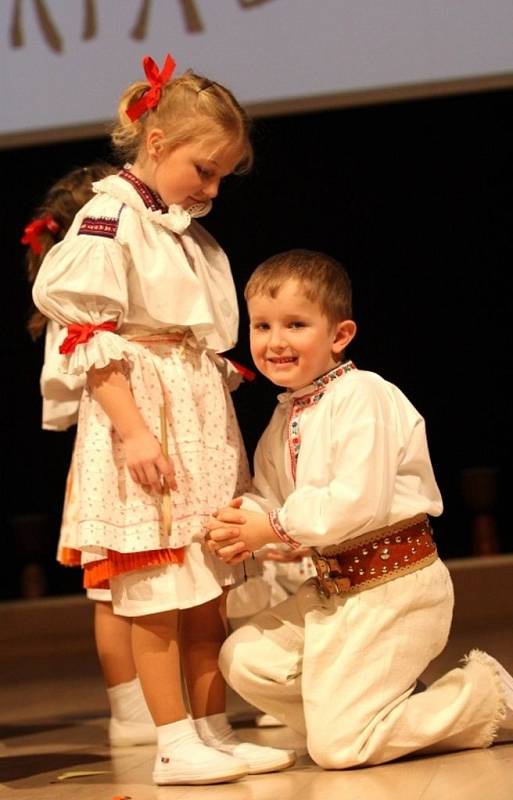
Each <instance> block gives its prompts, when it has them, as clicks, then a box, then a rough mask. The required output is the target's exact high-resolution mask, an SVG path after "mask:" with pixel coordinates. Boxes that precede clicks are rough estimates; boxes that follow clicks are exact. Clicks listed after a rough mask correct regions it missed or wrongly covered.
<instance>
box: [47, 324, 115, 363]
mask: <svg viewBox="0 0 513 800" xmlns="http://www.w3.org/2000/svg"><path fill="white" fill-rule="evenodd" d="M115 330H116V323H115V322H102V323H100V325H92V324H91V323H90V322H85V323H84V324H83V325H79V324H78V323H75V322H74V323H73V324H72V325H68V335H67V336H66V338H65V339H64V341H63V343H62V344H61V346H60V347H59V353H62V355H69V354H70V353H74V352H75V348H76V346H77V344H85V343H86V342H88V341H89V339H91V338H92V336H93V335H94V334H95V333H96V331H112V332H114V331H115Z"/></svg>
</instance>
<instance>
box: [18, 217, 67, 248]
mask: <svg viewBox="0 0 513 800" xmlns="http://www.w3.org/2000/svg"><path fill="white" fill-rule="evenodd" d="M58 230H59V225H58V224H57V223H56V221H55V220H54V218H53V217H51V216H50V215H48V216H47V217H41V218H40V219H34V220H32V222H29V223H28V225H25V228H24V230H23V236H22V237H21V240H20V241H21V243H22V244H28V246H29V247H30V249H31V250H32V252H33V253H35V254H36V255H37V256H38V255H39V254H40V253H41V251H42V249H43V245H42V243H41V241H40V239H39V237H40V236H41V234H42V233H43V231H50V233H57V231H58Z"/></svg>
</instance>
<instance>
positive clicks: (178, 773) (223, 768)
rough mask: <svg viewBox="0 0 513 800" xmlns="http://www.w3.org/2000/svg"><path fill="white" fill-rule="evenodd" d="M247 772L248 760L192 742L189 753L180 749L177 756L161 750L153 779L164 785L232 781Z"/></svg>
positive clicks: (156, 761)
mask: <svg viewBox="0 0 513 800" xmlns="http://www.w3.org/2000/svg"><path fill="white" fill-rule="evenodd" d="M247 774H248V768H247V766H246V764H245V763H244V761H240V760H239V759H237V758H233V757H232V756H230V755H226V754H225V753H220V752H219V751H218V750H214V748H212V747H207V746H206V745H205V744H202V743H201V742H198V744H194V745H193V746H190V745H189V746H188V748H187V752H179V753H177V754H175V755H174V756H173V755H171V754H167V753H162V752H159V753H157V757H156V759H155V767H154V770H153V781H154V783H156V784H158V785H160V786H172V785H175V784H187V785H189V784H191V785H199V784H208V783H228V782H230V781H236V780H238V779H239V778H244V776H245V775H247Z"/></svg>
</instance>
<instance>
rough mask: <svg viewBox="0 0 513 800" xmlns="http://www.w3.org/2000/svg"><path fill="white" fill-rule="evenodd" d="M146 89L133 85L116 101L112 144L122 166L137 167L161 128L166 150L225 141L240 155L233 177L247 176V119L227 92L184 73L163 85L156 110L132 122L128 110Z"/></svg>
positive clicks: (143, 83)
mask: <svg viewBox="0 0 513 800" xmlns="http://www.w3.org/2000/svg"><path fill="white" fill-rule="evenodd" d="M149 88H150V84H149V83H148V82H147V81H137V82H136V83H133V84H131V85H130V86H129V87H128V89H126V91H125V92H124V93H123V95H122V96H121V99H120V101H119V106H118V122H117V124H116V125H115V127H114V128H113V130H112V133H111V138H112V143H113V145H114V148H115V150H116V152H117V154H118V155H119V157H120V158H121V159H122V160H123V161H129V162H133V161H135V159H136V157H137V155H138V153H139V151H140V148H141V146H142V144H143V143H144V137H145V134H146V132H147V131H148V130H150V128H161V129H162V130H163V131H164V135H165V143H166V145H167V146H168V147H169V148H170V149H172V148H174V147H176V146H177V145H181V144H188V143H189V142H191V141H211V140H214V141H216V143H218V144H219V143H221V144H224V143H225V141H226V143H229V145H230V146H233V147H235V148H237V149H239V150H240V153H241V158H240V160H239V163H238V165H237V168H236V170H235V172H237V173H243V172H247V171H249V169H250V168H251V165H252V163H253V148H252V145H251V142H250V127H251V123H250V119H249V117H248V115H247V114H246V112H245V111H244V109H243V108H242V106H241V105H240V104H239V103H238V102H237V100H236V99H235V97H234V96H233V95H232V93H231V92H230V91H229V90H228V89H226V88H225V87H224V86H222V85H221V84H220V83H215V81H210V80H208V79H207V78H204V77H202V76H201V75H196V74H195V73H194V72H191V71H190V70H188V71H187V72H185V73H184V74H183V75H180V76H179V77H178V78H175V79H174V80H172V81H169V82H168V83H166V84H165V85H164V86H163V87H162V92H161V96H160V100H159V102H158V104H157V106H156V107H155V108H152V109H150V110H148V111H147V112H146V113H144V114H143V115H142V117H141V118H139V119H137V120H135V121H134V122H132V121H131V120H130V118H129V117H128V115H127V113H126V110H127V108H128V107H129V106H131V105H132V104H133V103H135V102H136V101H137V100H139V99H140V98H141V97H142V96H143V94H144V93H145V92H146V91H147V90H148V89H149Z"/></svg>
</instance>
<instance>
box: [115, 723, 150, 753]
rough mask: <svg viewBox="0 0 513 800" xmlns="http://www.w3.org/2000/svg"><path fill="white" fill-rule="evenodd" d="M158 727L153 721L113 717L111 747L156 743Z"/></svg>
mask: <svg viewBox="0 0 513 800" xmlns="http://www.w3.org/2000/svg"><path fill="white" fill-rule="evenodd" d="M156 741H157V729H156V727H155V725H154V724H153V722H132V721H131V720H121V719H117V718H116V717H111V718H110V722H109V742H110V745H111V747H134V746H135V745H139V744H155V742H156Z"/></svg>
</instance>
